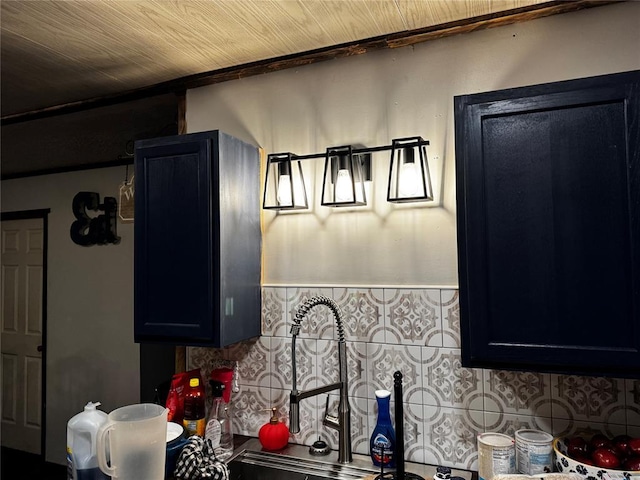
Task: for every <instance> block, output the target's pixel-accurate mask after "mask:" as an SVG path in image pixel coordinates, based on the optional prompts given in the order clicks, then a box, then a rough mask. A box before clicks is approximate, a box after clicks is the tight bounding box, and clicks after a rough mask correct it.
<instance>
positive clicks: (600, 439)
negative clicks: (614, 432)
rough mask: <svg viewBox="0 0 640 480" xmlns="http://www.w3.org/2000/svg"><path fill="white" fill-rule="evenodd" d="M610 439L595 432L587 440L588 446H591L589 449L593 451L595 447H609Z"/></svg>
mask: <svg viewBox="0 0 640 480" xmlns="http://www.w3.org/2000/svg"><path fill="white" fill-rule="evenodd" d="M611 446H612V445H611V440H609V439H608V438H607V437H605V436H604V435H603V434H601V433H596V434H595V435H594V436H593V437H591V440H589V447H591V451H592V452H595V451H596V450H597V449H599V448H602V447H611Z"/></svg>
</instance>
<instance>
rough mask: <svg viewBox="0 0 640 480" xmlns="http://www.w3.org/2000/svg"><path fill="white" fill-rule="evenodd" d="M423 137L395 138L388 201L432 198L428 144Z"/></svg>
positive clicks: (414, 200)
mask: <svg viewBox="0 0 640 480" xmlns="http://www.w3.org/2000/svg"><path fill="white" fill-rule="evenodd" d="M428 143H429V142H427V141H425V140H423V139H422V138H421V137H409V138H398V139H395V140H393V142H392V147H393V148H392V150H391V160H390V165H389V185H388V188H387V201H388V202H393V203H409V202H424V201H427V200H433V189H432V188H431V175H430V174H429V162H428V160H427V144H428Z"/></svg>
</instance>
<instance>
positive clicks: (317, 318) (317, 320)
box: [287, 288, 335, 339]
mask: <svg viewBox="0 0 640 480" xmlns="http://www.w3.org/2000/svg"><path fill="white" fill-rule="evenodd" d="M331 294H332V292H331V289H330V288H287V325H288V327H289V328H290V326H291V323H292V322H293V319H294V318H295V315H296V312H297V311H298V307H300V305H302V304H303V303H304V302H306V301H307V300H309V299H310V298H312V297H315V296H317V295H324V296H325V297H331ZM289 328H288V329H287V334H289V331H288V330H289ZM334 329H335V319H334V318H333V314H332V313H331V310H329V308H328V307H325V306H324V305H319V306H317V307H315V308H313V309H312V310H311V311H310V312H309V313H307V315H305V317H304V320H303V321H302V323H301V324H300V334H299V336H300V338H326V339H331V338H334V335H333V332H334Z"/></svg>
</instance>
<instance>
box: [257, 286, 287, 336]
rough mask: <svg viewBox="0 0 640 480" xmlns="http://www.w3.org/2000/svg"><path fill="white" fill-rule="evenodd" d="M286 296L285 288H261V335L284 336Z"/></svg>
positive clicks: (285, 329)
mask: <svg viewBox="0 0 640 480" xmlns="http://www.w3.org/2000/svg"><path fill="white" fill-rule="evenodd" d="M286 311H287V298H286V289H285V288H273V287H265V288H263V289H262V335H269V336H272V337H285V336H287V334H288V330H287V316H286Z"/></svg>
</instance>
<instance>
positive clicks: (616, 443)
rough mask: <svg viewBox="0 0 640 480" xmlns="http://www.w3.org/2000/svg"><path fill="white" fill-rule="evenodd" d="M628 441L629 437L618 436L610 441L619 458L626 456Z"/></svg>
mask: <svg viewBox="0 0 640 480" xmlns="http://www.w3.org/2000/svg"><path fill="white" fill-rule="evenodd" d="M629 440H631V437H630V436H629V435H618V436H617V437H615V438H614V439H613V440H612V441H611V443H613V448H614V450H615V451H616V454H617V455H618V456H619V457H624V456H625V455H626V454H627V451H628V448H629Z"/></svg>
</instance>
